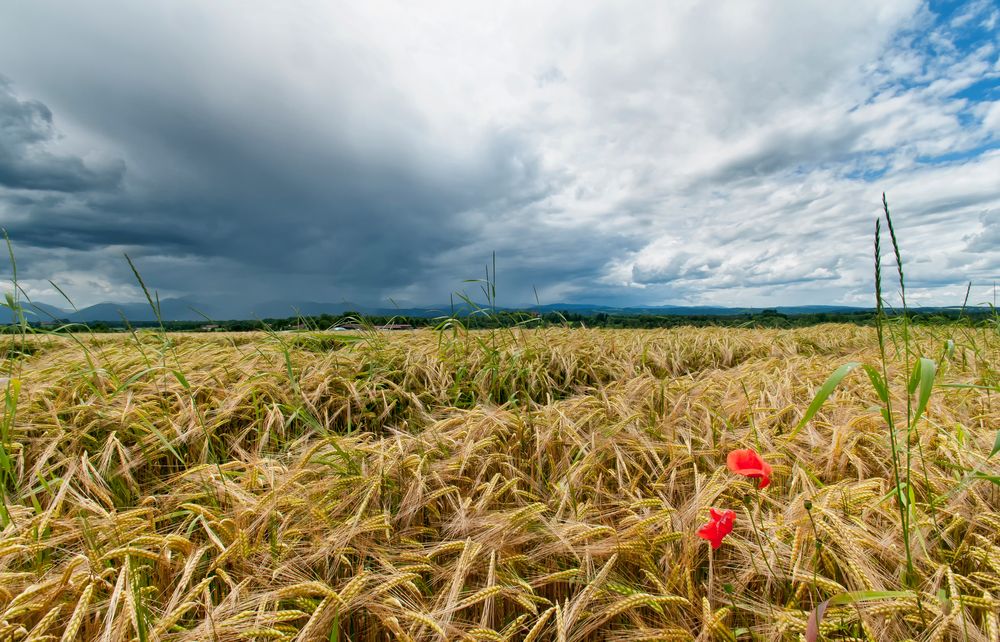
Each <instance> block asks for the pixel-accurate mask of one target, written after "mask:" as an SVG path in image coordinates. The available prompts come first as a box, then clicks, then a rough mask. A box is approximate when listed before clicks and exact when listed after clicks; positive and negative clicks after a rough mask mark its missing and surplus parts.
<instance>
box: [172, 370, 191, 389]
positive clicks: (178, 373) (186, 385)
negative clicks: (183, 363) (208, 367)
mask: <svg viewBox="0 0 1000 642" xmlns="http://www.w3.org/2000/svg"><path fill="white" fill-rule="evenodd" d="M172 372H173V373H174V377H176V378H177V381H179V382H180V384H181V386H183V387H184V389H185V390H190V389H191V384H189V383H188V380H187V378H186V377H185V376H184V373H182V372H181V371H180V370H173V371H172Z"/></svg>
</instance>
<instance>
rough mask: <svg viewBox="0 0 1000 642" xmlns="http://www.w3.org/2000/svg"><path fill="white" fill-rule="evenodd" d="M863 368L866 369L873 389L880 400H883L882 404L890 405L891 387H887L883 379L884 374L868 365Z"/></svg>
mask: <svg viewBox="0 0 1000 642" xmlns="http://www.w3.org/2000/svg"><path fill="white" fill-rule="evenodd" d="M862 367H863V368H864V369H865V373H867V374H868V379H869V380H870V381H871V382H872V388H874V389H875V393H876V394H878V398H879V399H881V400H882V403H889V387H888V386H887V385H885V379H883V378H882V374H881V373H880V372H879V371H878V370H876V369H875V368H874V367H872V366H870V365H868V364H867V363H866V364H865V365H864V366H862Z"/></svg>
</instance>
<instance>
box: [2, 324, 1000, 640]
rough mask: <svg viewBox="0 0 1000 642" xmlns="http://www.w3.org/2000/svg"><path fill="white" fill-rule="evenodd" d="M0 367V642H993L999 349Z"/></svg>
mask: <svg viewBox="0 0 1000 642" xmlns="http://www.w3.org/2000/svg"><path fill="white" fill-rule="evenodd" d="M0 339H2V341H3V342H4V343H3V345H4V348H3V357H4V359H3V362H2V365H3V372H2V376H3V377H6V378H7V379H6V381H5V382H4V388H5V390H6V395H5V400H6V403H5V407H4V415H3V423H2V425H0V428H2V435H0V438H2V446H3V449H2V453H0V467H2V471H0V474H2V481H3V489H4V500H5V501H4V507H3V510H2V515H0V523H2V526H3V531H2V540H0V640H32V641H41V640H48V641H55V640H63V641H69V640H102V641H108V642H113V641H127V640H139V641H140V642H145V641H147V640H162V641H175V640H176V641H180V640H213V641H229V640H233V641H235V640H339V641H346V640H352V641H357V642H361V641H368V640H497V641H499V640H525V641H530V640H537V641H543V640H544V641H550V640H551V641H559V642H562V641H567V642H572V641H583V640H609V641H626V640H628V641H632V640H751V639H753V640H804V639H827V640H904V639H913V640H969V641H994V642H995V641H996V640H998V639H1000V638H998V635H1000V633H998V629H1000V627H998V622H997V619H998V611H1000V607H998V604H1000V602H998V600H1000V487H998V483H1000V455H993V456H992V457H990V451H991V450H992V449H993V445H994V440H995V439H996V434H997V429H998V427H1000V403H998V400H997V399H996V396H997V388H996V387H997V385H998V383H1000V381H998V375H997V370H998V366H1000V336H998V334H997V332H996V329H995V328H972V327H962V326H945V327H937V328H914V329H913V334H912V336H911V337H909V346H910V354H907V352H906V349H905V346H904V343H903V339H902V338H901V337H900V334H899V332H898V331H897V330H894V329H893V328H892V327H890V328H889V332H888V335H887V337H886V340H885V344H886V357H885V360H884V361H883V359H882V356H881V353H880V349H879V342H878V340H877V337H876V333H875V330H874V329H872V328H863V327H857V326H850V325H823V326H817V327H813V328H806V329H797V330H753V329H692V328H681V329H672V330H649V331H624V330H623V331H616V330H586V329H574V330H570V329H535V330H531V329H521V330H498V331H492V332H490V331H476V332H464V331H454V332H450V331H446V332H443V333H439V332H435V331H431V330H419V331H412V332H394V333H388V332H376V331H372V332H368V333H360V334H358V335H356V336H347V335H345V334H344V333H297V334H293V333H272V334H264V333H256V334H253V333H250V334H222V333H219V334H211V333H207V334H163V333H159V332H151V331H146V332H140V333H138V334H129V333H123V334H76V335H72V336H37V335H36V336H27V337H18V336H11V335H7V336H5V337H0ZM918 356H924V357H927V358H929V359H931V360H933V363H934V365H935V366H936V368H935V369H934V370H933V371H930V374H928V372H929V370H928V368H926V367H925V369H924V370H923V371H922V372H921V373H918V376H917V377H914V378H913V379H914V385H913V386H912V389H913V391H914V392H913V394H912V395H910V394H908V382H909V380H910V379H911V377H910V376H909V375H910V372H909V371H910V370H912V368H913V367H914V363H916V362H917V361H916V360H917V357H918ZM851 362H860V363H863V364H869V365H871V366H873V371H876V372H879V373H881V372H882V364H883V363H884V365H885V373H886V374H887V377H886V379H887V384H886V388H887V389H888V399H889V401H890V403H891V407H892V411H891V412H892V413H893V414H892V415H890V417H891V418H893V419H894V425H895V427H896V433H895V435H893V434H892V433H890V430H889V428H888V422H887V420H886V414H883V408H884V401H885V400H884V399H882V398H881V396H880V394H879V391H878V389H877V387H876V386H874V385H873V384H872V382H871V380H870V377H869V376H868V375H867V374H866V373H865V371H864V370H863V368H862V367H857V368H855V369H853V370H852V371H851V372H849V373H848V374H846V376H844V378H843V379H842V381H840V383H839V385H837V386H836V388H835V389H834V390H833V392H832V394H831V395H830V396H829V398H827V399H826V400H825V403H823V404H822V405H821V406H818V409H817V410H816V412H815V414H813V415H812V416H811V417H809V418H808V420H807V421H805V422H804V423H802V422H801V420H802V419H803V417H804V416H805V415H806V412H807V408H809V407H810V404H811V402H812V401H813V399H814V396H815V395H816V393H817V391H818V390H819V389H820V388H821V386H822V385H823V384H824V382H825V381H826V380H827V378H828V377H829V376H830V375H831V374H833V373H834V372H835V371H837V369H838V368H840V367H841V366H843V365H844V364H846V363H851ZM925 379H929V382H928V381H925ZM917 380H920V381H919V383H920V385H919V386H918V385H917V383H918V381H917ZM924 383H933V389H930V388H925V387H924V385H923V384H924ZM925 390H928V391H930V394H929V396H927V397H926V399H925V401H926V406H925V409H923V408H920V410H921V413H922V414H921V413H917V412H916V410H917V409H918V407H920V406H921V405H922V402H921V397H922V396H923V393H924V391H925ZM908 399H909V400H910V404H907V400H908ZM908 405H909V406H910V410H911V413H912V414H913V415H914V416H916V415H917V414H920V416H919V418H917V419H916V420H915V421H913V422H912V424H913V425H912V426H909V425H908V422H907V419H906V415H907V407H908ZM893 436H895V439H891V437H893ZM747 448H752V449H754V450H755V451H756V452H758V453H759V454H760V455H761V457H763V459H764V460H765V461H766V462H768V463H769V464H770V466H771V467H772V469H773V472H772V474H771V482H770V484H769V485H768V486H767V487H766V488H762V489H759V488H758V487H757V486H758V483H757V480H754V479H753V478H748V477H744V476H741V475H737V474H734V473H733V472H731V471H730V470H729V469H728V468H727V465H726V461H727V454H728V453H729V452H731V451H732V450H735V449H747ZM894 452H895V453H896V454H897V456H895V457H894V455H893V453H894ZM904 457H905V463H906V469H905V471H904V470H903V469H901V468H900V469H899V471H898V474H899V476H900V479H902V480H903V481H904V482H905V486H904V485H902V484H901V486H900V487H898V489H897V487H896V486H895V483H894V480H895V479H896V477H895V476H894V475H896V472H894V466H897V465H898V466H901V465H902V463H903V461H904ZM709 508H717V509H719V510H732V511H734V514H735V520H734V524H733V530H732V532H731V533H730V534H728V536H726V537H725V538H724V540H723V541H722V544H721V546H720V547H719V548H718V549H713V548H712V547H711V546H710V545H709V543H708V542H707V541H705V540H704V539H701V538H700V537H698V535H697V531H698V530H699V528H701V527H702V526H703V525H704V524H705V523H706V522H707V521H708V519H709ZM903 523H905V524H906V525H907V526H906V528H905V529H904V528H903V526H901V524H903ZM911 567H912V570H911ZM844 594H847V596H848V598H841V599H840V600H838V599H837V596H843V595H844ZM831 598H833V599H831ZM828 599H830V600H831V601H830V602H827V603H826V604H824V606H825V607H827V608H825V613H823V614H822V617H820V618H816V619H815V625H816V629H817V630H815V631H807V628H808V627H809V618H810V614H811V613H812V612H813V611H814V609H816V608H817V607H818V606H819V605H820V604H821V603H824V601H825V600H828Z"/></svg>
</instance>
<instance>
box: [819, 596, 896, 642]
mask: <svg viewBox="0 0 1000 642" xmlns="http://www.w3.org/2000/svg"><path fill="white" fill-rule="evenodd" d="M901 597H913V592H912V591H852V592H849V593H840V594H838V595H834V596H833V597H831V598H830V599H829V600H824V601H823V602H820V603H819V604H818V605H817V606H816V609H815V610H813V612H812V613H810V614H809V622H808V623H807V624H806V632H805V638H806V640H807V642H817V640H819V625H820V623H821V622H822V621H823V615H824V614H825V613H826V609H827V607H830V606H846V605H849V604H857V603H858V602H867V601H870V600H894V599H896V598H901Z"/></svg>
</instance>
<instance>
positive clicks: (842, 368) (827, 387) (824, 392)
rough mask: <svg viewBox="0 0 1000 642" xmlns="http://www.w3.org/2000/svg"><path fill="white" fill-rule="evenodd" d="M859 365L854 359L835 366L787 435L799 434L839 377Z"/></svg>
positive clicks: (834, 386)
mask: <svg viewBox="0 0 1000 642" xmlns="http://www.w3.org/2000/svg"><path fill="white" fill-rule="evenodd" d="M859 365H861V364H859V363H858V362H856V361H852V362H850V363H845V364H844V365H842V366H840V367H839V368H837V370H836V372H834V373H833V374H832V375H830V377H829V378H828V379H827V380H826V381H825V382H824V383H823V385H822V386H820V389H819V392H817V393H816V397H815V398H814V399H813V400H812V403H811V404H809V407H808V408H806V412H805V414H804V415H802V419H800V420H799V423H798V424H796V426H795V428H794V429H793V430H792V432H790V433H789V434H788V436H789V437H794V436H795V435H797V434H799V431H800V430H802V428H803V427H804V426H805V425H806V424H807V423H809V420H810V419H812V418H813V416H814V415H815V414H816V413H817V412H818V411H819V409H820V406H822V405H823V402H824V401H826V400H827V398H828V397H829V396H830V395H831V394H832V393H833V389H834V388H836V387H837V384H839V383H840V381H841V379H843V378H844V377H846V376H847V373H849V372H850V371H851V370H854V369H855V368H857V367H858V366H859Z"/></svg>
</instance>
